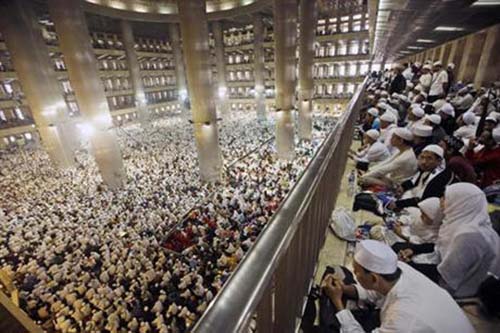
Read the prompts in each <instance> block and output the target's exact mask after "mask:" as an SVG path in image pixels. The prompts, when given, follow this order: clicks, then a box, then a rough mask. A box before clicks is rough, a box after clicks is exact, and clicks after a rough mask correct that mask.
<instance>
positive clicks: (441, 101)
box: [432, 98, 446, 110]
mask: <svg viewBox="0 0 500 333" xmlns="http://www.w3.org/2000/svg"><path fill="white" fill-rule="evenodd" d="M445 103H446V100H444V99H442V98H440V99H438V100H436V101H435V102H434V103H432V106H433V107H434V110H439V109H441V107H442V106H443V105H444V104H445Z"/></svg>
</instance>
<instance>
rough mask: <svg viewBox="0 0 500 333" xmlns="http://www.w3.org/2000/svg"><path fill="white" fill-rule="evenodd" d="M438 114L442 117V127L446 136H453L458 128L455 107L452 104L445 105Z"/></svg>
mask: <svg viewBox="0 0 500 333" xmlns="http://www.w3.org/2000/svg"><path fill="white" fill-rule="evenodd" d="M436 113H437V114H439V115H440V116H441V127H442V128H443V129H444V131H445V132H446V134H447V135H453V132H454V131H455V129H456V128H457V124H456V121H455V110H454V109H453V106H452V105H451V104H450V103H445V104H444V105H443V106H442V107H441V108H439V109H438V111H437V112H436Z"/></svg>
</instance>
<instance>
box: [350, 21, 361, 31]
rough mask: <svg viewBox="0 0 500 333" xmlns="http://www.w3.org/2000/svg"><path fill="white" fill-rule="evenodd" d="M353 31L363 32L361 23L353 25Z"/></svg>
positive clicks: (356, 22) (357, 22)
mask: <svg viewBox="0 0 500 333" xmlns="http://www.w3.org/2000/svg"><path fill="white" fill-rule="evenodd" d="M352 31H361V21H354V22H353V23H352Z"/></svg>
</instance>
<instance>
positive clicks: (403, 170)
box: [364, 148, 418, 183]
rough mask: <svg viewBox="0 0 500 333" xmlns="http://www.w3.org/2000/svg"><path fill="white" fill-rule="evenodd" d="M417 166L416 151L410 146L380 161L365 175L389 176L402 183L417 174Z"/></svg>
mask: <svg viewBox="0 0 500 333" xmlns="http://www.w3.org/2000/svg"><path fill="white" fill-rule="evenodd" d="M417 166H418V165H417V157H416V156H415V152H414V151H413V149H411V148H409V149H406V150H405V151H403V152H402V153H401V152H400V153H398V154H396V155H392V156H391V157H390V158H389V159H387V160H385V161H383V162H380V164H377V165H376V166H375V167H374V168H373V169H371V170H370V171H368V172H367V173H366V174H365V175H364V177H387V178H389V179H390V180H392V181H394V182H397V183H401V182H403V181H405V180H407V179H408V178H410V177H412V176H413V175H414V174H415V172H416V171H417Z"/></svg>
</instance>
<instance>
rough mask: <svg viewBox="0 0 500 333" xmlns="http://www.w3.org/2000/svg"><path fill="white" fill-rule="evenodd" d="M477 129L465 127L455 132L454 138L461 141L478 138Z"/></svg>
mask: <svg viewBox="0 0 500 333" xmlns="http://www.w3.org/2000/svg"><path fill="white" fill-rule="evenodd" d="M476 129H477V127H476V125H464V126H461V127H459V128H458V129H457V130H455V132H453V136H456V137H457V138H460V139H472V138H474V137H476Z"/></svg>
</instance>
